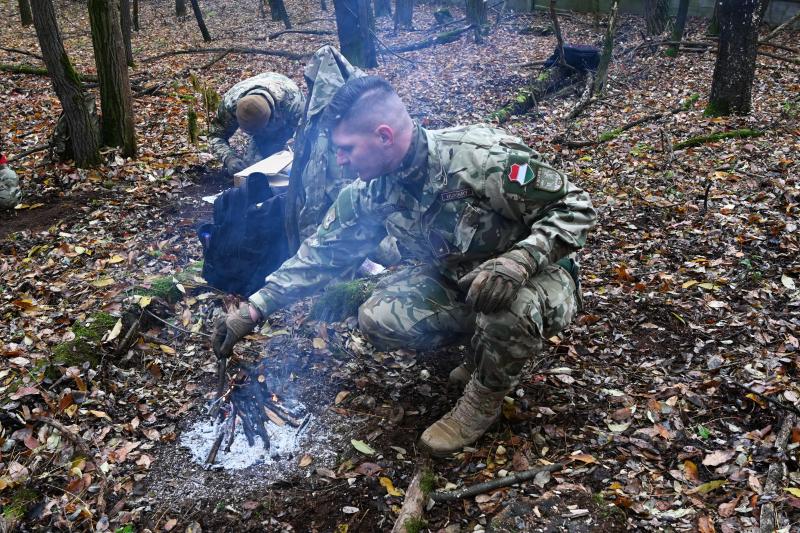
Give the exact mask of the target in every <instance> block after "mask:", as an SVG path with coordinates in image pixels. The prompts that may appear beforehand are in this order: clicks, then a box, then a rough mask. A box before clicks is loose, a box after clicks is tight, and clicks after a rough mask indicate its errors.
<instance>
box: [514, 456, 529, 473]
mask: <svg viewBox="0 0 800 533" xmlns="http://www.w3.org/2000/svg"><path fill="white" fill-rule="evenodd" d="M511 467H512V468H513V469H514V471H515V472H522V471H524V470H527V469H529V468H530V467H531V465H530V463H529V462H528V458H527V457H525V454H524V453H522V452H515V453H514V457H512V458H511Z"/></svg>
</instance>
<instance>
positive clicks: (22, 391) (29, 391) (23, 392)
mask: <svg viewBox="0 0 800 533" xmlns="http://www.w3.org/2000/svg"><path fill="white" fill-rule="evenodd" d="M34 394H41V393H40V392H39V389H37V388H36V387H20V388H18V389H17V392H15V393H14V394H12V395H11V396H9V398H10V399H12V400H19V399H20V398H22V397H24V396H33V395H34Z"/></svg>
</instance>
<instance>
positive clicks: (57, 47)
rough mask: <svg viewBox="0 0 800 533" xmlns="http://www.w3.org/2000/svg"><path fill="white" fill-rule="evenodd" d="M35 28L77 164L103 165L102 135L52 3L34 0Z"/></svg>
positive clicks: (82, 165)
mask: <svg viewBox="0 0 800 533" xmlns="http://www.w3.org/2000/svg"><path fill="white" fill-rule="evenodd" d="M31 7H32V12H33V25H34V26H35V28H36V35H37V37H38V38H39V47H40V48H41V50H42V56H43V58H44V63H45V65H46V66H47V71H48V72H49V73H50V78H51V79H52V80H53V88H54V89H55V91H56V94H57V95H58V99H59V100H60V101H61V107H62V108H63V109H64V119H65V121H66V123H67V128H68V129H69V134H70V140H71V143H72V153H73V154H74V157H75V164H76V165H77V166H78V167H81V168H85V167H88V166H92V165H96V164H97V163H99V162H100V150H99V147H100V137H99V132H98V131H97V130H96V129H95V128H94V125H93V124H92V117H91V114H90V113H89V109H88V108H87V107H86V101H85V100H84V95H83V87H82V85H81V81H80V80H79V79H78V75H77V73H76V72H75V69H74V68H73V67H72V63H70V61H69V57H68V56H67V52H66V51H65V50H64V43H63V41H62V40H61V32H60V31H59V29H58V23H57V22H56V12H55V10H54V9H53V2H52V0H31Z"/></svg>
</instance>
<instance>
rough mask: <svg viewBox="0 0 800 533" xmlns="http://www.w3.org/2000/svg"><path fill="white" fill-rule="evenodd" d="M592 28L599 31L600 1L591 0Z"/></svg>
mask: <svg viewBox="0 0 800 533" xmlns="http://www.w3.org/2000/svg"><path fill="white" fill-rule="evenodd" d="M592 27H593V28H594V29H595V31H597V30H599V29H600V0H592Z"/></svg>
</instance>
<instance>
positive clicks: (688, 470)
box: [683, 459, 700, 483]
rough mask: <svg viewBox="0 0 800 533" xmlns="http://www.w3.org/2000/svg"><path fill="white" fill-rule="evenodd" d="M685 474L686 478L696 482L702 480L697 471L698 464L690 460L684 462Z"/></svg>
mask: <svg viewBox="0 0 800 533" xmlns="http://www.w3.org/2000/svg"><path fill="white" fill-rule="evenodd" d="M683 475H684V476H686V479H688V480H689V481H693V482H695V483H697V482H699V481H700V475H699V474H698V473H697V465H696V464H694V463H693V462H692V461H690V460H688V459H687V460H686V461H684V462H683Z"/></svg>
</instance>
